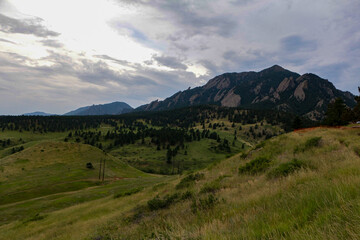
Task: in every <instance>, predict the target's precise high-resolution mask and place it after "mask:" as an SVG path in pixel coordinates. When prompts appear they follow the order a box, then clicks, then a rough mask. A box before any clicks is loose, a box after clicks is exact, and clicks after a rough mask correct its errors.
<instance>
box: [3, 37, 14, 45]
mask: <svg viewBox="0 0 360 240" xmlns="http://www.w3.org/2000/svg"><path fill="white" fill-rule="evenodd" d="M0 42H6V43H12V44H16V43H15V42H13V41H10V40H7V39H4V38H0Z"/></svg>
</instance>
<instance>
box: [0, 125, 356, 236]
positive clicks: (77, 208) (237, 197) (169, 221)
mask: <svg viewBox="0 0 360 240" xmlns="http://www.w3.org/2000/svg"><path fill="white" fill-rule="evenodd" d="M359 135H360V130H356V129H345V130H336V129H316V130H314V131H311V132H296V133H290V134H286V135H282V136H279V137H276V138H272V139H270V140H268V141H266V142H265V144H264V145H260V146H258V148H257V149H254V150H253V151H251V152H249V154H248V155H247V156H246V155H242V157H240V154H239V155H236V156H233V157H231V158H229V159H226V160H224V161H221V162H217V163H214V164H212V165H211V166H209V167H208V168H207V169H205V170H203V171H201V173H202V174H204V175H202V174H200V175H197V176H199V177H196V176H195V175H194V177H188V178H187V180H185V181H184V180H183V181H182V184H181V185H178V184H179V183H180V180H181V178H178V177H176V176H173V177H169V178H166V179H159V181H158V182H157V183H161V184H158V185H156V186H154V184H157V183H151V184H149V185H148V186H144V188H143V189H141V190H134V191H130V192H131V193H130V194H120V197H117V198H114V197H113V196H107V197H102V198H100V199H97V200H91V201H87V202H84V203H80V204H77V205H73V206H71V207H66V208H63V209H59V210H55V211H49V212H47V213H40V214H39V215H32V216H29V217H28V218H27V220H16V221H11V222H9V223H8V224H5V225H2V226H0V239H359V238H360V188H359V185H360V170H359V169H360V157H359V153H360V152H359V149H360V145H359V142H360V136H359ZM319 137H321V139H319ZM311 139H319V140H316V141H317V143H316V144H309V142H315V141H314V140H311ZM297 149H301V151H299V150H297ZM245 156H246V157H245ZM255 159H268V160H269V161H264V162H266V165H265V166H262V167H260V168H254V169H253V170H254V171H251V172H250V171H249V172H246V171H245V172H244V171H241V173H239V167H244V166H246V163H251V162H252V161H254V160H255ZM294 159H296V160H294ZM260 162H262V161H260ZM258 164H261V163H259V162H257V163H256V164H255V165H254V164H248V166H250V167H249V168H251V166H257V167H258V166H259V165H258ZM256 169H261V170H259V171H258V170H256ZM274 172H275V173H276V174H273V173H274ZM182 178H183V177H182ZM144 182H146V180H145V181H144ZM185 183H186V184H185ZM187 183H189V184H187ZM109 185H110V184H109ZM137 185H138V183H134V185H133V187H131V188H137ZM106 186H108V185H105V186H100V187H99V191H100V189H101V187H106ZM151 186H153V187H151ZM177 186H178V187H177ZM104 191H105V190H104ZM124 191H125V190H124ZM74 196H76V195H74ZM156 196H158V197H156ZM154 199H155V200H154ZM149 200H152V201H150V203H151V205H149ZM162 201H166V202H162ZM154 204H155V205H154Z"/></svg>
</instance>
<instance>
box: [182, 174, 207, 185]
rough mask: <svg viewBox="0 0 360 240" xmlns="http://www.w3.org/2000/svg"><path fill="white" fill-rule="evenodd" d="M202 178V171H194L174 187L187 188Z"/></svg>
mask: <svg viewBox="0 0 360 240" xmlns="http://www.w3.org/2000/svg"><path fill="white" fill-rule="evenodd" d="M201 179H204V174H203V173H195V174H190V175H188V176H186V177H185V178H183V179H181V181H180V182H179V183H178V184H177V185H176V189H181V188H187V187H190V186H192V185H194V184H195V182H196V181H199V180H201Z"/></svg>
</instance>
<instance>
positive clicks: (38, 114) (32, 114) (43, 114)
mask: <svg viewBox="0 0 360 240" xmlns="http://www.w3.org/2000/svg"><path fill="white" fill-rule="evenodd" d="M23 115H24V116H54V115H56V114H52V113H46V112H32V113H24V114H23Z"/></svg>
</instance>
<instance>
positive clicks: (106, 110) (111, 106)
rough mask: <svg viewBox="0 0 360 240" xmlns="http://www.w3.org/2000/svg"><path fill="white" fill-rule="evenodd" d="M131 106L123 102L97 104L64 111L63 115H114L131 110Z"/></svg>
mask: <svg viewBox="0 0 360 240" xmlns="http://www.w3.org/2000/svg"><path fill="white" fill-rule="evenodd" d="M132 110H133V108H132V107H131V106H130V105H128V104H127V103H124V102H113V103H107V104H99V105H92V106H86V107H81V108H78V109H76V110H74V111H71V112H68V113H65V114H64V115H68V116H69V115H81V116H86V115H115V114H122V113H127V112H131V111H132Z"/></svg>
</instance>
